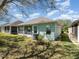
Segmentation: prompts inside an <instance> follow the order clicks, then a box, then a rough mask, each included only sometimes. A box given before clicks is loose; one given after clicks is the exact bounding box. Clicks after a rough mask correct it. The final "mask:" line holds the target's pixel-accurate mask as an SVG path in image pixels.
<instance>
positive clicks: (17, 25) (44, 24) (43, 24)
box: [1, 17, 62, 40]
mask: <svg viewBox="0 0 79 59" xmlns="http://www.w3.org/2000/svg"><path fill="white" fill-rule="evenodd" d="M61 29H62V25H61V24H60V23H59V22H57V21H53V20H50V19H48V18H45V17H39V18H35V19H32V20H29V21H27V22H25V23H23V22H22V21H19V20H18V21H15V22H13V23H10V24H5V25H3V26H1V32H6V33H10V34H18V35H24V36H28V37H34V35H35V34H40V35H42V36H44V39H50V40H54V39H56V38H57V37H58V36H59V35H60V34H61Z"/></svg>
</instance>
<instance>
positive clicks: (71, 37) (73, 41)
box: [68, 34, 79, 46]
mask: <svg viewBox="0 0 79 59" xmlns="http://www.w3.org/2000/svg"><path fill="white" fill-rule="evenodd" d="M68 36H69V39H70V40H71V41H72V43H73V44H76V45H78V46H79V42H78V41H77V38H76V37H75V36H73V35H72V34H68Z"/></svg>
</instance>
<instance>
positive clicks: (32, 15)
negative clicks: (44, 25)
mask: <svg viewBox="0 0 79 59" xmlns="http://www.w3.org/2000/svg"><path fill="white" fill-rule="evenodd" d="M39 15H40V14H39V13H33V14H31V15H29V16H30V17H36V16H39Z"/></svg>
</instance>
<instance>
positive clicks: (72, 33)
mask: <svg viewBox="0 0 79 59" xmlns="http://www.w3.org/2000/svg"><path fill="white" fill-rule="evenodd" d="M68 30H69V37H71V38H74V39H76V40H77V41H78V42H79V20H76V21H74V22H73V23H72V24H71V26H70V27H69V29H68Z"/></svg>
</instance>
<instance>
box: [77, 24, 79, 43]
mask: <svg viewBox="0 0 79 59" xmlns="http://www.w3.org/2000/svg"><path fill="white" fill-rule="evenodd" d="M77 30H78V32H77V40H78V42H79V24H78V26H77Z"/></svg>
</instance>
